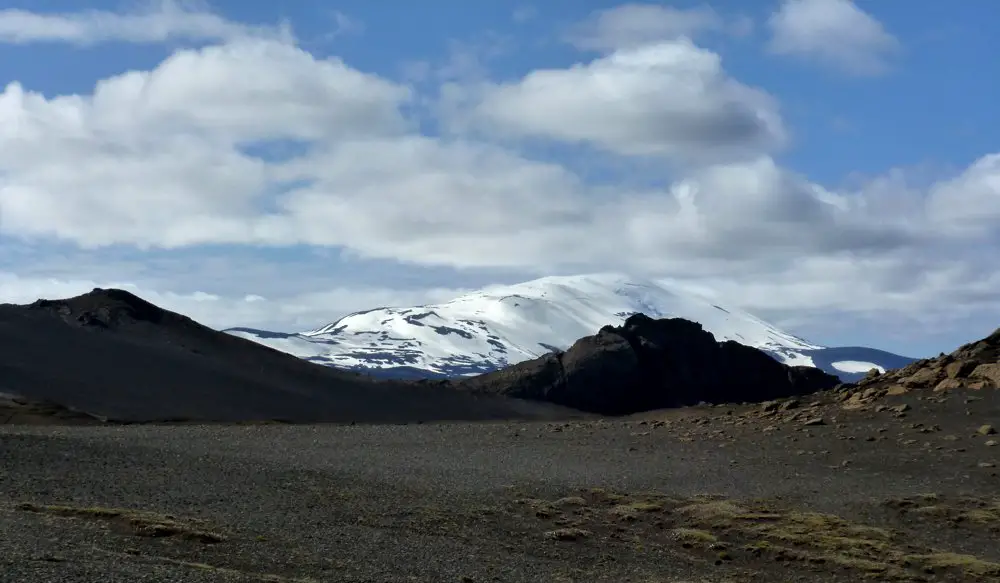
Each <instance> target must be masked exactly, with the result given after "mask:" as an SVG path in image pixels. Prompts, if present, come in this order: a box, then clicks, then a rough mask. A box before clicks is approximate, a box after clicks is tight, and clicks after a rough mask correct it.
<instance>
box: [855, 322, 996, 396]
mask: <svg viewBox="0 0 1000 583" xmlns="http://www.w3.org/2000/svg"><path fill="white" fill-rule="evenodd" d="M845 389H846V390H845V391H843V392H842V395H843V399H844V408H845V409H861V408H864V407H866V406H868V405H870V404H872V403H874V402H875V401H877V400H879V399H880V398H881V397H884V396H886V395H902V394H906V393H908V392H910V391H912V390H927V391H933V392H937V393H941V392H945V391H952V390H957V389H971V390H982V389H1000V329H997V330H996V331H994V332H993V333H992V334H990V335H989V336H987V337H986V338H983V339H982V340H979V341H978V342H971V343H969V344H966V345H964V346H962V347H961V348H959V349H958V350H956V351H954V352H952V353H951V354H942V355H940V356H938V357H935V358H926V359H923V360H918V361H916V362H913V363H911V364H910V365H908V366H905V367H903V368H900V369H896V370H890V371H887V372H885V373H881V374H880V373H879V372H878V371H877V370H872V371H871V372H869V373H868V375H867V376H866V377H865V378H864V379H862V380H861V381H859V382H858V383H855V384H852V385H848V386H847V387H845Z"/></svg>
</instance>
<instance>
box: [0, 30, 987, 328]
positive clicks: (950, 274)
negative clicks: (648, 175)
mask: <svg viewBox="0 0 1000 583" xmlns="http://www.w3.org/2000/svg"><path fill="white" fill-rule="evenodd" d="M482 74H484V72H483V71H478V72H477V74H476V75H470V74H468V70H464V72H462V73H461V74H455V75H452V77H453V78H455V79H453V80H452V81H451V82H450V84H449V85H447V86H446V89H447V91H446V93H447V92H448V91H451V92H452V95H453V96H457V98H458V101H457V106H458V108H457V109H453V110H450V112H449V113H450V114H451V115H453V117H452V118H451V119H450V121H452V122H454V123H455V124H456V128H455V129H457V130H462V129H463V124H465V126H466V127H467V128H473V129H475V131H474V132H468V133H463V132H461V131H456V132H454V133H451V134H448V135H446V136H443V137H441V136H427V135H421V134H420V133H419V132H418V130H417V127H418V124H417V121H418V120H415V119H412V118H411V117H409V116H408V115H407V114H406V113H405V112H406V111H407V110H408V108H407V106H408V104H410V103H412V101H413V100H414V99H418V98H419V97H420V96H419V95H415V90H414V89H413V88H411V87H408V86H405V85H401V84H398V83H395V82H392V81H389V80H387V79H385V78H382V77H379V76H377V75H373V74H369V73H364V72H362V71H358V70H356V69H354V68H352V67H350V66H348V65H347V64H345V63H343V62H341V61H339V60H337V59H320V58H317V57H316V56H314V55H312V54H310V53H308V52H306V51H304V50H302V49H300V48H297V47H296V46H295V45H293V44H291V43H286V42H280V41H275V40H271V39H262V38H247V37H239V38H238V39H236V40H232V41H228V42H225V43H223V44H220V45H217V46H210V47H206V48H202V49H200V50H182V51H178V52H175V53H174V54H173V55H172V56H171V57H170V58H168V59H166V60H165V61H164V62H162V63H161V64H160V65H159V66H157V67H155V68H154V69H153V70H151V71H133V72H128V73H123V74H120V75H118V76H115V77H111V78H108V79H104V80H101V81H100V82H98V83H96V85H95V86H94V88H93V90H92V91H90V92H87V93H85V94H79V95H60V96H51V95H45V94H42V93H40V92H36V91H32V90H31V89H32V88H30V87H22V86H21V85H20V84H17V83H12V84H10V85H8V86H7V88H6V89H5V91H4V92H3V93H2V94H0V236H7V237H14V238H19V239H21V240H24V241H48V240H52V239H55V240H58V241H61V242H63V243H64V244H68V245H79V246H86V247H94V248H106V249H107V248H113V247H114V246H117V247H124V248H132V247H136V246H138V247H152V248H156V247H164V248H189V247H191V246H197V245H203V244H233V245H266V246H285V245H297V244H306V245H317V246H323V247H328V248H334V249H344V250H345V251H346V252H347V253H349V254H352V255H354V256H360V257H364V258H379V259H387V260H395V261H401V262H406V263H412V264H415V265H421V266H430V265H434V266H447V267H452V268H460V269H464V268H506V269H509V270H511V271H516V272H517V275H516V276H514V275H509V274H508V275H507V276H505V279H506V280H507V281H510V280H513V279H518V278H522V277H523V278H527V277H529V276H531V275H535V274H543V273H553V272H563V273H565V272H572V271H576V272H582V271H594V270H613V271H633V272H635V273H637V274H639V275H656V274H670V275H672V276H674V277H678V278H686V279H688V280H690V281H692V282H694V283H698V282H700V283H701V284H703V285H708V286H710V287H712V288H714V289H718V290H719V293H721V294H724V295H725V296H727V298H728V299H729V301H731V302H732V303H734V304H737V305H744V306H747V307H749V308H751V309H754V310H757V311H765V312H767V313H768V314H769V315H770V313H771V312H775V313H777V312H782V311H783V313H784V314H785V315H786V316H787V315H790V316H795V317H802V316H803V315H807V316H808V315H811V314H814V313H815V314H820V315H821V316H822V317H824V318H827V319H828V320H829V319H830V318H831V316H830V315H831V314H844V313H853V314H867V315H872V314H874V315H876V317H879V318H889V314H900V313H903V311H905V312H906V313H908V314H918V317H925V318H927V319H928V321H932V320H934V319H935V318H936V319H940V318H942V317H943V316H942V314H945V313H947V312H948V311H949V310H952V311H969V312H968V313H972V311H976V310H978V311H979V313H985V312H989V313H1000V306H998V300H996V299H995V294H988V293H987V292H988V291H990V289H995V286H994V287H993V288H990V286H993V285H994V284H995V283H996V282H997V281H998V280H1000V266H998V265H996V264H995V261H994V260H992V259H991V258H990V257H989V253H988V252H989V251H990V250H995V249H996V248H997V246H998V244H1000V241H997V235H996V225H997V223H998V221H1000V206H998V201H1000V183H998V181H1000V155H996V154H994V155H986V156H983V157H982V158H981V159H980V160H978V161H976V162H974V163H973V164H971V165H970V166H969V167H968V168H967V169H965V170H963V171H960V172H958V173H956V174H955V175H952V176H944V177H941V179H940V180H937V181H935V182H932V183H931V184H926V185H921V186H913V185H910V184H908V183H907V181H906V175H905V173H900V172H888V173H886V174H885V175H884V176H881V177H878V178H876V179H873V180H871V181H869V182H867V183H865V184H862V185H860V186H858V187H857V188H853V189H837V188H833V187H823V186H821V185H818V184H816V183H814V182H813V181H811V180H810V179H809V178H808V177H806V176H801V175H799V174H796V173H795V172H792V171H790V170H788V169H786V168H783V167H781V166H780V165H779V164H778V163H777V162H776V161H775V160H774V158H772V157H771V155H772V152H773V150H774V149H775V148H778V147H779V146H781V145H782V143H783V142H784V141H785V134H786V130H785V129H784V126H783V123H782V120H781V117H780V115H779V112H778V107H777V104H776V103H775V100H774V99H773V98H772V97H769V96H768V95H767V94H766V93H764V92H763V91H762V90H760V89H755V88H752V87H748V86H746V85H744V84H741V83H739V82H738V81H737V80H735V79H733V78H731V77H730V76H728V75H727V73H726V72H725V71H724V69H723V68H722V65H721V62H720V60H719V57H718V55H717V54H715V53H713V52H711V51H708V50H705V49H703V48H699V47H697V46H696V45H695V44H693V42H691V41H690V40H685V39H678V40H673V41H665V42H658V43H656V44H650V45H645V46H642V47H635V48H629V49H620V50H616V51H614V52H612V53H610V54H608V55H605V56H603V57H600V58H597V59H595V60H593V61H591V62H587V63H580V64H577V65H573V66H569V67H566V68H563V69H556V68H553V69H547V70H539V71H535V72H533V73H529V74H528V75H526V76H524V77H523V78H521V79H518V80H514V81H511V82H509V83H491V82H483V81H479V80H474V79H473V80H470V77H473V78H475V77H479V76H481V75H482ZM523 136H529V137H536V138H544V139H545V140H546V145H555V149H558V148H560V147H565V146H566V144H570V145H573V144H586V145H588V146H591V147H592V148H593V149H595V150H597V151H601V152H613V153H615V154H616V155H617V156H616V157H615V158H616V159H630V157H632V156H636V155H639V156H643V157H651V158H653V159H654V160H655V162H654V164H653V166H656V169H658V170H661V171H660V173H659V174H656V175H655V176H656V180H652V181H648V183H645V184H640V183H638V181H631V180H629V179H628V177H626V176H622V175H620V174H614V173H611V174H610V175H605V176H601V177H600V178H601V179H600V181H599V182H597V181H592V180H589V179H588V178H587V177H586V172H585V171H586V170H587V169H586V168H580V167H579V165H574V164H573V163H567V162H565V160H564V159H562V158H560V157H559V156H550V157H547V158H544V159H542V158H540V157H538V156H532V155H529V154H528V152H538V151H539V149H530V148H528V149H523V150H522V149H520V146H522V142H520V141H505V138H507V139H509V138H515V137H523ZM285 142H289V143H292V144H294V147H292V148H291V149H292V150H301V151H296V152H294V155H292V156H290V157H282V158H276V157H273V156H263V157H261V156H255V155H253V154H252V150H254V149H260V148H262V147H264V146H266V145H268V144H271V145H274V144H279V145H280V144H282V143H285ZM533 145H534V144H533ZM286 158H290V159H286ZM677 162H681V164H677ZM661 167H666V168H661ZM95 253H100V252H95ZM109 253H110V251H109ZM0 259H2V258H0ZM261 261H263V260H261ZM330 262H331V263H333V260H331V261H330ZM324 268H325V265H324V264H323V263H322V262H319V261H318V262H317V264H316V265H315V269H316V270H322V269H324ZM3 269H6V270H8V271H9V272H21V273H22V277H21V278H20V280H18V281H14V280H12V279H10V276H8V280H7V283H6V284H5V285H7V287H6V288H3V289H4V290H5V291H4V292H3V293H5V294H7V295H8V297H9V296H11V295H17V294H21V295H20V296H18V297H20V298H21V300H20V301H29V300H31V299H34V298H35V297H37V296H38V295H50V296H52V295H71V292H70V289H72V290H74V291H73V293H79V292H80V291H86V290H87V289H90V288H91V287H94V285H96V284H94V283H92V282H91V281H90V280H91V279H101V280H102V282H103V283H102V285H109V284H111V283H114V282H116V281H117V282H131V283H133V284H135V285H138V286H139V287H138V288H137V289H139V290H140V291H142V292H143V293H142V295H144V297H149V298H150V299H152V300H153V301H156V302H161V301H162V302H163V303H164V305H166V306H168V307H171V306H174V307H176V309H179V310H180V311H183V312H186V313H189V314H191V315H192V316H194V317H196V318H197V319H205V320H206V321H207V322H209V323H213V324H215V325H232V324H243V325H251V326H254V325H256V326H261V327H277V328H285V329H288V328H299V327H302V328H308V327H312V326H314V325H317V324H318V323H319V322H323V321H326V320H328V319H330V318H332V317H335V316H336V315H338V314H341V313H344V312H346V311H350V310H351V309H354V308H361V307H370V306H371V305H372V304H375V303H401V304H410V303H417V302H420V301H425V299H443V294H444V293H445V292H440V294H439V295H437V296H435V294H436V293H438V292H434V291H433V290H430V291H429V290H427V289H419V290H416V291H414V292H412V294H413V295H408V294H409V293H410V292H406V291H401V290H391V289H390V290H387V291H386V290H383V291H379V290H381V289H382V288H380V287H378V286H374V287H353V286H344V287H342V288H338V287H337V286H332V288H331V286H328V285H327V286H319V285H310V286H309V289H308V290H303V291H299V292H291V291H288V290H284V291H282V292H281V293H271V291H272V290H269V289H266V288H267V287H268V286H267V283H266V281H270V280H272V279H281V280H288V281H292V280H295V278H296V277H298V272H292V271H288V270H287V269H286V270H285V271H281V270H275V271H274V272H273V273H265V272H261V273H262V275H261V276H260V277H258V278H257V280H255V281H251V280H246V281H243V280H241V283H240V286H242V288H243V289H235V288H236V287H238V286H233V285H231V286H228V287H227V286H226V285H224V284H223V283H222V280H223V279H224V278H226V277H229V276H230V275H231V274H232V270H229V271H227V270H218V271H217V272H214V273H213V272H211V270H209V271H207V272H205V274H206V278H205V280H204V285H202V284H201V282H200V281H199V282H198V285H197V286H193V284H186V285H185V286H183V288H181V287H180V286H177V285H172V284H171V282H170V278H171V277H175V278H180V277H181V276H180V275H178V274H180V273H182V272H185V270H188V271H189V270H190V269H191V268H190V267H189V266H187V265H184V263H183V262H182V261H179V262H178V264H177V265H175V266H173V268H172V269H173V271H165V272H163V273H161V274H159V275H158V276H156V278H155V281H153V280H151V279H150V277H152V276H148V274H144V273H143V274H138V275H137V273H138V268H136V270H137V271H132V272H130V271H129V270H123V271H122V272H120V273H115V274H114V275H115V277H98V276H97V275H93V274H90V273H88V272H86V271H82V270H83V268H82V267H81V268H80V269H81V271H80V272H78V273H77V274H76V275H73V276H72V277H71V276H70V275H67V274H66V273H65V272H64V273H61V274H60V276H59V278H58V279H57V280H56V281H55V282H54V283H51V282H47V281H46V280H45V279H44V276H38V275H31V276H28V275H23V271H19V270H18V268H16V267H11V266H10V265H9V264H6V265H5V266H4V267H3ZM247 269H249V268H247ZM200 273H202V272H199V274H200ZM140 275H141V276H142V277H140ZM212 278H215V279H212ZM0 281H2V279H0ZM11 281H14V283H10V282H11ZM67 282H68V283H67ZM33 286H34V287H33ZM170 289H173V290H175V292H174V295H170V294H168V293H167V292H166V291H164V290H170ZM328 289H334V290H335V291H333V292H327V291H324V290H328ZM11 290H14V291H11ZM18 290H20V291H18ZM26 290H27V291H26ZM46 290H50V291H46ZM192 290H201V291H202V292H203V293H204V294H208V295H207V296H206V295H197V294H194V291H192ZM452 291H453V290H452ZM56 292H59V293H56ZM157 293H159V294H161V295H156V294H157ZM324 294H326V295H324ZM248 295H249V296H255V295H256V296H262V297H264V298H267V299H265V300H260V299H255V298H252V297H251V299H249V300H248V299H246V296H248ZM175 296H176V297H175ZM444 297H446V296H444ZM955 302H961V307H960V308H953V306H952V305H951V304H954V303H955ZM991 310H992V312H990V311H991ZM859 317H860V316H859Z"/></svg>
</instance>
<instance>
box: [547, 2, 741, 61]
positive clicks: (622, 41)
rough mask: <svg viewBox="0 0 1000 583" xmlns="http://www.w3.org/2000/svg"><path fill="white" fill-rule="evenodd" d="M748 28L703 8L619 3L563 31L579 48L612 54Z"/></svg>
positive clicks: (710, 9)
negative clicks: (680, 39)
mask: <svg viewBox="0 0 1000 583" xmlns="http://www.w3.org/2000/svg"><path fill="white" fill-rule="evenodd" d="M752 25H753V24H752V21H751V20H749V19H748V18H747V17H742V18H737V19H734V20H732V21H731V22H730V21H727V20H726V19H724V18H723V17H722V16H721V15H720V14H719V13H717V12H716V11H715V10H713V9H712V8H710V7H708V6H704V5H703V6H697V7H694V8H687V9H683V8H675V7H673V6H660V5H656V4H623V5H621V6H617V7H615V8H609V9H606V10H599V11H597V12H595V13H594V14H593V15H591V17H590V18H588V19H586V20H584V21H583V22H581V23H579V24H577V25H575V26H573V27H572V28H571V29H570V30H569V31H567V33H566V35H565V38H566V40H567V41H568V42H570V43H571V44H573V45H574V46H576V47H577V48H580V49H586V50H596V51H615V50H620V49H630V48H638V47H641V46H644V45H648V44H656V43H659V42H663V41H670V40H676V39H678V38H680V37H692V36H694V35H697V34H699V33H702V32H706V31H729V32H731V33H733V34H735V35H744V34H746V33H747V32H749V28H750V27H752Z"/></svg>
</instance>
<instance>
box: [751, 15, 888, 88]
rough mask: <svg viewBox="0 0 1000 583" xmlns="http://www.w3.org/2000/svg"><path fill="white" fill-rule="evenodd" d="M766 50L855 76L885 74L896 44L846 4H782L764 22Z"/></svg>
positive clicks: (878, 25) (869, 18)
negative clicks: (768, 32) (768, 35)
mask: <svg viewBox="0 0 1000 583" xmlns="http://www.w3.org/2000/svg"><path fill="white" fill-rule="evenodd" d="M768 26H769V27H770V30H771V34H772V37H771V40H770V43H769V50H770V51H771V52H772V53H774V54H778V55H787V56H795V57H800V58H806V59H812V60H815V61H817V62H819V63H822V64H825V65H828V66H831V67H835V68H837V69H838V70H840V71H843V72H847V73H851V74H857V75H876V74H879V73H883V72H885V71H886V70H887V69H888V67H889V61H890V59H891V58H892V57H893V56H895V55H896V54H897V53H898V52H899V49H900V44H899V41H898V40H896V38H895V37H894V36H892V35H891V34H890V33H889V32H887V31H886V30H885V28H884V27H883V26H882V23H880V22H879V21H878V20H876V19H875V18H874V17H872V16H871V15H870V14H868V13H867V12H865V11H863V10H861V9H860V8H858V7H857V5H855V4H854V2H852V1H851V0H785V1H784V3H783V4H782V5H781V8H780V9H779V10H778V11H777V12H775V13H774V14H773V15H771V18H770V19H769V20H768Z"/></svg>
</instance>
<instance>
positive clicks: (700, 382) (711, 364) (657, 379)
mask: <svg viewBox="0 0 1000 583" xmlns="http://www.w3.org/2000/svg"><path fill="white" fill-rule="evenodd" d="M838 382H839V379H838V378H837V377H835V376H833V375H830V374H827V373H825V372H823V371H821V370H819V369H816V368H812V367H800V366H792V367H790V366H787V365H784V364H781V363H779V362H778V361H776V360H775V359H773V358H771V357H770V356H768V355H767V354H766V353H764V352H762V351H760V350H758V349H756V348H751V347H749V346H744V345H742V344H739V343H736V342H733V341H726V342H717V341H716V340H715V337H714V336H713V335H712V334H711V333H710V332H707V331H705V330H704V329H703V328H702V326H701V325H700V324H698V323H696V322H691V321H688V320H684V319H681V318H669V319H660V320H654V319H652V318H650V317H648V316H646V315H643V314H635V315H633V316H630V317H629V318H628V319H627V320H626V321H625V323H624V324H623V325H622V326H619V327H613V326H605V327H604V328H601V330H600V331H599V332H598V333H597V334H595V335H593V336H587V337H584V338H581V339H580V340H578V341H577V342H576V343H575V344H573V346H572V347H571V348H570V349H569V350H567V351H565V352H557V353H552V354H547V355H544V356H541V357H539V358H536V359H534V360H530V361H527V362H523V363H520V364H517V365H514V366H511V367H508V368H506V369H503V370H500V371H496V372H493V373H488V374H485V375H481V376H479V377H474V378H471V379H467V380H462V381H458V382H455V383H454V384H456V385H457V386H459V387H460V388H462V389H465V390H468V391H473V392H486V393H495V394H502V395H507V396H511V397H517V398H521V399H530V400H537V401H546V402H550V403H556V404H560V405H565V406H568V407H573V408H576V409H580V410H583V411H590V412H594V413H599V414H605V415H620V414H629V413H635V412H640V411H648V410H653V409H661V408H667V407H678V406H684V405H692V404H697V403H699V402H708V403H722V402H757V401H765V400H769V399H776V398H780V397H787V396H793V395H800V394H806V393H811V392H815V391H819V390H823V389H829V388H832V387H833V386H835V385H837V384H838Z"/></svg>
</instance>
